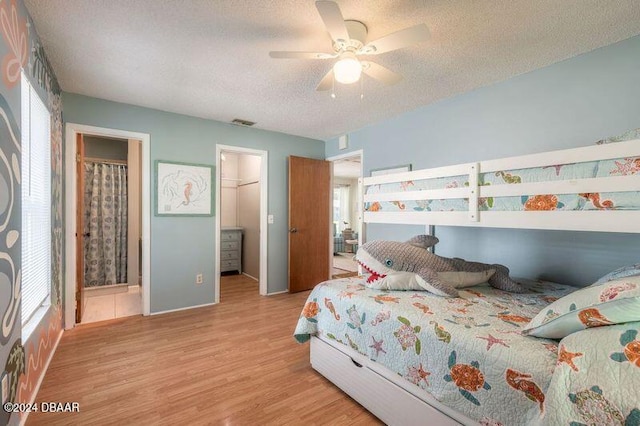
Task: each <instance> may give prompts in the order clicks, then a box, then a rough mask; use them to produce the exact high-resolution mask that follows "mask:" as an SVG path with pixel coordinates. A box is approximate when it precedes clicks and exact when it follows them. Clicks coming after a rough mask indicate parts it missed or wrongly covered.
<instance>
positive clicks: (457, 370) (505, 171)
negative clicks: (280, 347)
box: [294, 139, 640, 425]
mask: <svg viewBox="0 0 640 426" xmlns="http://www.w3.org/2000/svg"><path fill="white" fill-rule="evenodd" d="M364 188H365V195H364V222H365V223H387V224H420V225H444V226H474V227H500V228H519V229H550V230H573V231H600V232H622V233H639V232H640V139H633V140H627V141H623V142H616V143H605V144H599V145H595V146H589V147H583V148H576V149H567V150H561V151H553V152H548V153H541V154H533V155H526V156H519V157H512V158H505V159H499V160H490V161H481V162H474V163H466V164H460V165H454V166H447V167H439V168H432V169H425V170H415V171H411V172H406V173H398V174H393V175H384V176H376V177H368V178H365V179H364ZM634 274H636V276H634ZM601 281H602V282H598V283H596V284H594V285H593V286H590V287H587V288H584V289H581V290H579V291H576V290H577V289H576V288H575V287H569V286H565V285H560V284H556V283H549V282H543V281H529V280H523V281H522V282H523V283H524V284H525V286H526V289H527V290H526V292H525V293H523V294H515V293H508V292H504V291H501V290H497V289H495V288H492V287H489V286H488V285H486V284H484V285H482V284H481V285H478V286H475V287H470V288H467V289H463V290H461V291H460V297H459V298H443V297H440V296H435V295H433V294H430V293H428V292H424V291H380V290H374V289H371V288H368V287H367V286H366V282H365V279H364V278H363V277H354V278H347V279H339V280H332V281H327V282H324V283H320V284H319V285H318V286H316V288H315V289H314V290H313V291H312V293H311V294H310V295H309V298H308V300H307V302H306V304H305V307H304V309H303V311H302V313H301V315H300V318H299V320H298V324H297V327H296V331H295V332H294V336H295V338H296V339H297V340H298V341H299V342H305V341H307V340H310V341H311V343H310V345H311V365H312V367H313V368H314V369H316V370H317V371H318V372H320V374H322V375H324V376H325V377H327V378H328V379H329V380H331V381H332V382H333V383H334V384H336V385H337V386H338V387H340V388H341V389H342V390H344V391H345V392H346V393H347V394H349V395H350V396H351V397H353V398H354V399H355V400H356V401H358V402H359V403H360V404H362V405H363V406H364V407H365V408H367V409H368V410H369V411H371V412H372V413H373V414H375V415H376V416H377V417H379V418H380V419H381V420H383V421H384V422H385V423H388V424H402V425H410V424H438V425H448V424H452V425H453V424H464V425H473V424H493V425H499V424H558V423H567V424H568V423H570V422H574V423H575V424H582V423H587V424H588V423H594V422H595V423H602V422H605V423H606V422H611V423H612V424H618V423H619V424H624V423H625V421H626V422H627V424H636V423H638V422H640V410H639V408H640V393H639V392H638V391H637V386H636V385H634V384H633V383H634V381H635V383H636V384H637V383H638V381H639V380H640V336H639V334H640V265H636V268H627V269H625V270H623V271H615V273H613V274H612V275H611V276H609V277H603V279H602V280H601ZM585 284H588V283H585ZM572 297H573V298H575V300H573V299H571V298H572ZM594 297H595V298H596V299H597V298H599V301H598V303H600V305H597V306H598V307H599V309H600V310H601V311H602V312H604V313H605V314H606V315H607V316H609V317H610V318H608V319H607V318H605V317H604V316H603V315H600V317H598V315H597V314H598V311H597V310H596V311H595V314H594V309H593V308H592V306H596V305H589V303H592V301H591V300H590V299H589V298H594ZM585 300H586V302H585ZM581 301H582V302H581ZM569 302H571V303H569ZM609 302H612V303H616V304H618V302H621V303H626V305H624V308H620V306H621V305H619V304H618V305H616V306H615V309H617V310H616V311H615V312H616V313H611V312H612V310H611V309H613V308H614V307H609V308H610V310H607V307H608V306H609V305H607V303H609ZM576 303H577V307H576ZM580 303H585V305H584V306H582V305H581V304H580ZM563 304H564V305H563ZM583 308H584V309H583ZM563 309H564V311H563ZM621 309H622V310H621ZM622 311H624V312H623V314H624V315H622V316H621V317H619V318H618V317H616V315H618V314H620V312H622ZM583 314H585V315H586V314H589V315H590V316H589V317H588V318H586V317H583ZM578 317H579V318H578ZM585 318H586V319H585ZM612 318H613V319H612ZM616 318H618V319H619V320H616ZM577 319H579V321H578V320H577ZM561 321H562V322H563V323H562V324H561V325H559V326H556V324H557V323H559V322H561ZM571 321H573V323H572V322H571ZM581 321H582V324H583V326H581V325H580V324H581ZM603 325H606V326H604V327H598V328H593V327H594V326H603ZM607 369H608V370H607ZM604 372H606V374H605V373H604ZM634 421H635V422H636V423H633V422H634Z"/></svg>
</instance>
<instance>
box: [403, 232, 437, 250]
mask: <svg viewBox="0 0 640 426" xmlns="http://www.w3.org/2000/svg"><path fill="white" fill-rule="evenodd" d="M439 241H440V240H439V239H437V238H436V237H434V236H432V235H416V236H415V237H413V238H411V239H410V240H409V241H407V244H411V245H412V246H416V247H420V248H422V249H425V250H426V249H428V248H429V247H432V246H435V245H436V244H438V242H439Z"/></svg>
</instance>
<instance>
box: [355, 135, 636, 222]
mask: <svg viewBox="0 0 640 426" xmlns="http://www.w3.org/2000/svg"><path fill="white" fill-rule="evenodd" d="M637 156H640V139H636V140H631V141H626V142H618V143H611V144H604V145H594V146H588V147H584V148H574V149H565V150H560V151H550V152H545V153H541V154H532V155H524V156H521V157H510V158H503V159H500V160H489V161H481V162H478V163H465V164H458V165H455V166H447V167H438V168H434V169H424V170H416V171H412V172H405V173H396V174H392V175H383V176H375V177H368V178H364V182H363V184H364V187H365V192H366V188H367V187H369V186H372V185H379V184H385V183H396V182H406V181H417V180H421V179H432V178H441V177H450V176H460V175H469V186H468V187H464V188H447V189H432V190H407V191H400V192H389V193H377V194H365V195H364V197H363V198H364V201H365V202H374V201H410V200H434V199H452V198H468V199H469V210H468V211H453V212H430V211H423V212H418V211H396V212H383V211H377V212H372V211H365V213H364V222H365V223H399V224H415V225H447V226H481V227H494V228H520V229H556V230H568V231H602V232H629V233H637V232H640V210H576V211H479V210H478V198H480V197H507V196H520V195H533V194H577V193H585V192H624V191H640V174H636V175H628V176H612V177H599V178H589V179H572V180H558V181H550V182H536V183H520V184H506V183H505V184H502V185H495V184H492V185H490V186H478V177H479V175H480V174H481V173H490V172H496V171H500V170H504V171H507V170H516V169H525V168H531V167H545V166H554V165H557V164H569V163H582V162H587V161H598V160H609V159H613V158H625V157H637Z"/></svg>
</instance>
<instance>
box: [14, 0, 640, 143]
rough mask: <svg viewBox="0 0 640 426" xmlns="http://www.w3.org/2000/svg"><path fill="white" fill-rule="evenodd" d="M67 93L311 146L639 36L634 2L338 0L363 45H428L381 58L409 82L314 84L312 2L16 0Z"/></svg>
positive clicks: (318, 24)
mask: <svg viewBox="0 0 640 426" xmlns="http://www.w3.org/2000/svg"><path fill="white" fill-rule="evenodd" d="M25 3H26V5H27V7H28V9H29V11H30V13H31V15H32V17H33V19H34V21H35V25H36V28H37V31H38V33H39V35H40V37H41V39H42V43H43V45H44V47H45V50H46V52H47V54H48V56H49V59H50V61H51V63H52V65H53V68H54V70H55V72H56V74H57V76H58V79H59V81H60V84H61V86H62V88H63V90H65V91H68V92H73V93H80V94H83V95H87V96H93V97H98V98H104V99H109V100H113V101H118V102H124V103H128V104H134V105H140V106H145V107H150V108H156V109H160V110H165V111H171V112H176V113H181V114H187V115H192V116H197V117H204V118H209V119H214V120H219V121H225V122H228V121H230V120H232V119H233V118H243V119H247V120H251V121H255V122H257V124H256V127H258V128H262V129H268V130H275V131H279V132H284V133H290V134H294V135H300V136H307V137H311V138H316V139H328V138H330V137H333V136H336V135H340V134H343V133H348V132H349V131H353V130H356V129H358V128H361V127H363V126H366V125H368V124H372V123H375V122H378V121H381V120H384V119H386V118H389V117H393V116H396V115H399V114H401V113H403V112H405V111H409V110H412V109H415V108H417V107H419V106H422V105H426V104H429V103H432V102H435V101H437V100H439V99H443V98H447V97H451V96H454V95H456V94H459V93H463V92H466V91H469V90H473V89H475V88H477V87H481V86H486V85H488V84H491V83H494V82H498V81H502V80H506V79H508V78H510V77H512V76H514V75H517V74H521V73H524V72H527V71H531V70H534V69H537V68H541V67H544V66H546V65H549V64H552V63H554V62H558V61H560V60H563V59H566V58H569V57H572V56H575V55H578V54H580V53H583V52H587V51H590V50H593V49H595V48H598V47H601V46H605V45H608V44H612V43H615V42H617V41H620V40H624V39H626V38H629V37H631V36H634V35H636V34H639V33H640V1H639V0H536V1H532V0H467V1H463V0H459V1H452V0H421V1H417V0H416V1H399V0H375V1H369V2H363V1H361V0H360V1H357V0H344V1H342V0H341V1H338V4H339V5H340V8H341V9H342V13H343V16H344V18H345V19H357V20H360V21H362V22H364V23H365V24H366V25H367V27H368V28H369V40H373V39H376V38H379V37H381V36H384V35H386V34H388V33H391V32H394V31H397V30H400V29H403V28H405V27H408V26H412V25H416V24H418V23H422V22H424V23H426V24H427V26H428V27H429V29H430V31H431V39H430V40H429V41H427V42H425V43H422V44H419V45H415V46H411V47H409V48H406V49H402V50H398V51H395V52H389V53H385V54H382V55H379V56H376V57H373V58H375V61H376V62H379V63H380V64H381V65H384V66H386V67H388V68H390V69H391V70H393V71H396V72H398V73H400V74H402V75H403V76H404V77H405V79H404V80H403V81H402V82H400V83H399V84H397V85H395V86H390V87H385V86H383V85H381V84H380V83H378V82H376V81H374V80H372V79H370V78H369V77H365V80H364V100H360V96H359V95H360V92H359V90H360V89H359V85H358V84H355V85H351V86H339V87H337V89H336V92H337V98H336V99H331V98H330V96H329V93H327V92H322V93H319V92H316V91H315V87H316V85H317V84H318V82H319V81H320V79H321V78H322V76H323V75H324V74H325V73H326V72H327V71H328V70H329V69H330V67H331V64H332V62H331V61H330V60H325V61H310V60H283V59H278V60H276V59H271V58H270V57H269V55H268V53H269V51H271V50H304V51H311V50H313V51H325V52H331V41H330V38H329V36H328V34H327V33H326V31H325V29H324V26H323V23H322V21H321V19H320V17H319V15H318V13H317V11H316V8H315V5H314V2H313V1H311V0H304V1H303V0H277V1H274V0H219V1H218V0H216V1H211V0H171V1H170V0H25Z"/></svg>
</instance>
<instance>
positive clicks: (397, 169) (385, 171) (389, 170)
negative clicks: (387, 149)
mask: <svg viewBox="0 0 640 426" xmlns="http://www.w3.org/2000/svg"><path fill="white" fill-rule="evenodd" d="M410 171H411V164H402V165H400V166H393V167H382V168H379V169H372V170H371V176H383V175H391V174H394V173H403V172H410Z"/></svg>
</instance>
